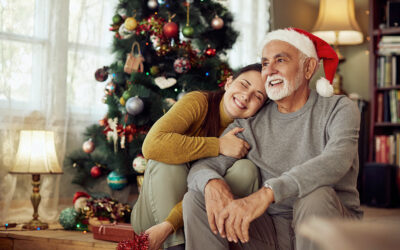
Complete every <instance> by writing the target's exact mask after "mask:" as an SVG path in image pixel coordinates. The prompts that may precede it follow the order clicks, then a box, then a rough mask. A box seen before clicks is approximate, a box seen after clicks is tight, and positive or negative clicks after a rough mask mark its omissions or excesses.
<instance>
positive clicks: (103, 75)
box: [94, 66, 109, 82]
mask: <svg viewBox="0 0 400 250" xmlns="http://www.w3.org/2000/svg"><path fill="white" fill-rule="evenodd" d="M108 69H109V68H108V67H107V66H104V67H103V68H100V69H98V70H96V72H95V73H94V78H95V79H96V80H97V81H99V82H104V81H105V80H107V78H108Z"/></svg>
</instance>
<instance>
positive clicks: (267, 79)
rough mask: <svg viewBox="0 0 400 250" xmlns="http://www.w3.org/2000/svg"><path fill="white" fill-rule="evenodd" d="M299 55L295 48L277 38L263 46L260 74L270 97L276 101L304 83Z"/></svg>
mask: <svg viewBox="0 0 400 250" xmlns="http://www.w3.org/2000/svg"><path fill="white" fill-rule="evenodd" d="M301 55H302V54H301V53H300V51H299V50H298V49H297V48H295V47H294V46H292V45H290V44H289V43H287V42H283V41H279V40H274V41H271V42H269V43H268V44H267V45H265V46H264V49H263V53H262V59H261V64H262V72H261V75H262V80H263V81H264V83H265V88H266V91H267V95H268V97H269V98H270V99H272V100H274V101H278V100H282V99H283V98H285V97H288V96H291V95H292V94H293V93H294V92H295V91H296V90H297V89H298V88H299V87H300V86H301V85H302V84H304V83H305V77H304V69H303V63H302V62H301V61H302V60H301V57H302V56H301Z"/></svg>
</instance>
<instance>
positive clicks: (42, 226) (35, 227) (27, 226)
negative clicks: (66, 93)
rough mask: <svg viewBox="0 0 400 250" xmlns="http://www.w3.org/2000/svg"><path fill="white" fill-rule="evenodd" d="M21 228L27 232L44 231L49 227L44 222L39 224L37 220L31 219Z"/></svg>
mask: <svg viewBox="0 0 400 250" xmlns="http://www.w3.org/2000/svg"><path fill="white" fill-rule="evenodd" d="M22 228H23V229H27V230H44V229H47V228H49V225H48V224H47V223H46V222H41V221H40V220H38V219H33V220H31V221H30V222H28V223H26V224H24V225H23V226H22Z"/></svg>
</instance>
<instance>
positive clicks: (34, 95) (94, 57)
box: [0, 0, 117, 224]
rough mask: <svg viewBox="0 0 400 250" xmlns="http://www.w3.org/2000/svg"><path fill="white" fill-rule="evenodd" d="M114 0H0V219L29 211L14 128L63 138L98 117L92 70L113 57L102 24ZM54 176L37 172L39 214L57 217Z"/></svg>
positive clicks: (60, 144)
mask: <svg viewBox="0 0 400 250" xmlns="http://www.w3.org/2000/svg"><path fill="white" fill-rule="evenodd" d="M116 5H117V0H113V1H110V0H13V1H7V0H2V1H1V0H0V19H1V21H0V23H1V24H0V57H1V64H0V114H1V115H0V190H1V191H0V224H1V223H6V222H17V223H19V222H26V221H29V220H30V219H31V218H32V212H33V208H32V204H31V202H30V195H31V193H32V185H31V178H32V177H31V176H30V175H11V174H8V170H9V169H10V168H11V166H12V164H13V163H14V157H15V154H16V150H17V146H18V142H19V131H20V130H23V129H40V130H43V129H44V130H51V131H54V132H55V137H56V138H55V140H56V150H57V155H58V159H59V162H60V164H62V162H63V159H64V156H65V153H66V152H67V151H68V150H67V148H69V147H70V146H69V145H68V144H74V143H75V144H77V143H81V134H82V132H83V131H84V129H85V128H86V126H88V125H90V124H93V123H94V122H95V121H96V120H99V119H101V118H102V116H103V115H104V113H105V111H106V106H105V104H103V103H102V102H101V97H102V96H103V91H104V86H105V83H98V82H96V81H95V79H94V72H95V70H96V69H97V68H100V67H102V66H103V65H108V64H110V63H111V62H112V61H113V60H112V59H113V58H112V55H111V53H110V48H111V43H112V37H111V36H112V35H113V34H112V32H109V31H108V26H109V24H110V23H109V22H110V20H111V19H112V15H113V13H114V8H115V6H116ZM61 178H62V177H61V176H50V175H42V176H41V186H40V194H41V197H42V200H41V202H40V205H39V218H40V219H42V220H44V221H55V220H57V219H58V208H57V206H58V202H59V195H60V180H61Z"/></svg>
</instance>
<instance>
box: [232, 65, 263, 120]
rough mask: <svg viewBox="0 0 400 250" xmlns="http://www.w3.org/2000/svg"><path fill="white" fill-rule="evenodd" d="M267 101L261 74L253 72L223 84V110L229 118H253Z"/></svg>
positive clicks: (247, 72) (245, 73)
mask: <svg viewBox="0 0 400 250" xmlns="http://www.w3.org/2000/svg"><path fill="white" fill-rule="evenodd" d="M266 100H267V94H266V92H265V86H264V83H263V81H262V80H261V73H260V72H258V71H255V70H251V71H246V72H244V73H242V74H240V75H239V76H238V77H237V78H236V79H235V80H232V78H229V79H228V80H227V82H226V84H225V94H224V109H225V112H226V113H227V114H228V115H229V116H230V117H231V118H248V117H251V116H253V115H254V114H255V113H256V112H257V111H258V110H259V109H260V108H261V106H262V105H263V104H264V102H265V101H266Z"/></svg>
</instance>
